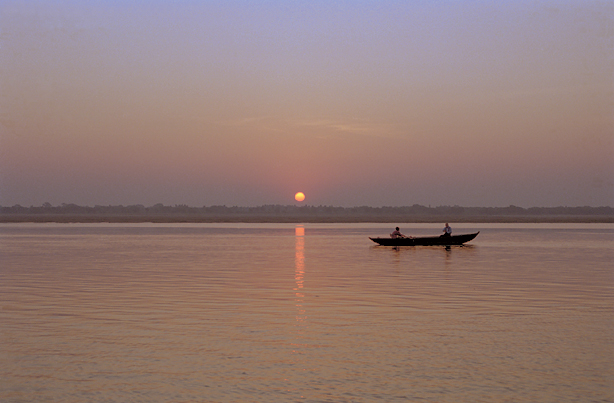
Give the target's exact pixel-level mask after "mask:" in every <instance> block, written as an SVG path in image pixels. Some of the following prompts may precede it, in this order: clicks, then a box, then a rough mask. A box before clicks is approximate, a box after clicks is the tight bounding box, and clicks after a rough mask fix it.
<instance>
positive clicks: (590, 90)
mask: <svg viewBox="0 0 614 403" xmlns="http://www.w3.org/2000/svg"><path fill="white" fill-rule="evenodd" d="M613 20H614V3H613V2H611V1H580V0H577V1H522V0H520V1H518V0H513V1H512V0H509V1H388V0H383V1H382V0H372V1H365V0H362V1H335V0H325V1H319V0H316V1H286V0H284V1H282V0H278V1H262V0H261V1H247V0H235V1H232V0H229V1H221V0H219V1H206V0H201V1H182V0H177V1H170V0H168V1H152V0H147V1H145V0H143V1H127V0H125V1H119V0H116V1H78V0H74V1H36V0H21V1H11V0H0V205H3V206H11V205H14V204H21V205H23V206H29V205H35V206H36V205H41V204H42V203H44V202H50V203H51V204H53V205H58V204H61V203H76V204H82V205H92V206H93V205H96V204H98V205H107V204H123V205H129V204H144V205H147V206H149V205H153V204H156V203H163V204H170V205H174V204H188V205H191V206H203V205H207V206H209V205H215V204H226V205H229V206H231V205H238V206H258V205H263V204H294V203H295V202H294V193H296V192H298V191H303V192H304V193H305V195H306V200H305V201H304V202H303V204H310V205H320V204H324V205H335V206H360V205H372V206H384V205H387V206H401V205H412V204H415V203H418V204H423V205H429V204H430V205H433V206H435V205H461V206H507V205H510V204H514V205H517V206H523V207H530V206H559V205H568V206H577V205H580V206H583V205H589V206H600V205H614V143H613V138H614V74H613V71H614V51H613V49H614V48H613V45H614V24H613Z"/></svg>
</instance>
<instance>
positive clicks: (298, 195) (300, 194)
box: [294, 192, 305, 202]
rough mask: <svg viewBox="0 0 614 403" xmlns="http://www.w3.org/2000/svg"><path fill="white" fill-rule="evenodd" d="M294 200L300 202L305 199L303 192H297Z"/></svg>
mask: <svg viewBox="0 0 614 403" xmlns="http://www.w3.org/2000/svg"><path fill="white" fill-rule="evenodd" d="M294 200H296V201H299V202H302V201H303V200H305V194H304V193H303V192H298V193H297V194H295V195H294Z"/></svg>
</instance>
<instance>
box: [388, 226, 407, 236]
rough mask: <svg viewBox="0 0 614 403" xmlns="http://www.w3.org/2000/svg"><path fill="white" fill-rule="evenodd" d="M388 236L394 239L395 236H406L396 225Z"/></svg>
mask: <svg viewBox="0 0 614 403" xmlns="http://www.w3.org/2000/svg"><path fill="white" fill-rule="evenodd" d="M390 238H392V239H396V238H407V237H406V236H405V235H403V234H401V231H399V227H396V229H395V230H394V231H392V233H391V234H390Z"/></svg>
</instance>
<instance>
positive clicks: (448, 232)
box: [442, 223, 452, 236]
mask: <svg viewBox="0 0 614 403" xmlns="http://www.w3.org/2000/svg"><path fill="white" fill-rule="evenodd" d="M442 236H452V228H451V227H450V226H449V225H448V223H446V226H445V227H443V235H442Z"/></svg>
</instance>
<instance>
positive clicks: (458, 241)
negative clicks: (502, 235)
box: [369, 231, 480, 246]
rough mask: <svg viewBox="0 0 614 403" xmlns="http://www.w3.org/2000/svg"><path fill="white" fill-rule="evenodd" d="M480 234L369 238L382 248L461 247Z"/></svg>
mask: <svg viewBox="0 0 614 403" xmlns="http://www.w3.org/2000/svg"><path fill="white" fill-rule="evenodd" d="M479 233H480V232H479V231H478V232H476V233H474V234H461V235H451V236H424V237H416V238H371V237H369V239H370V240H372V241H373V242H375V243H377V244H380V245H382V246H432V245H443V246H448V245H462V244H464V243H465V242H469V241H471V240H472V239H473V238H475V237H476V236H478V234H479Z"/></svg>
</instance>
